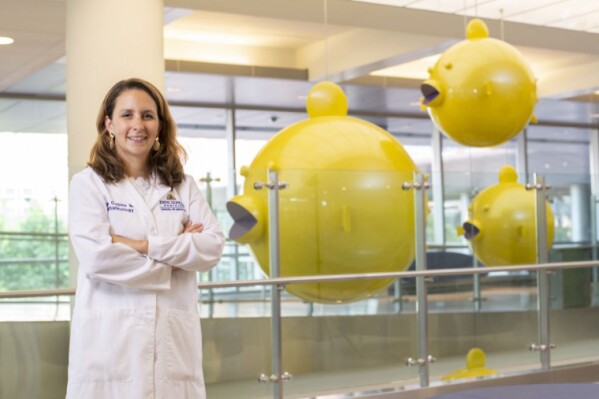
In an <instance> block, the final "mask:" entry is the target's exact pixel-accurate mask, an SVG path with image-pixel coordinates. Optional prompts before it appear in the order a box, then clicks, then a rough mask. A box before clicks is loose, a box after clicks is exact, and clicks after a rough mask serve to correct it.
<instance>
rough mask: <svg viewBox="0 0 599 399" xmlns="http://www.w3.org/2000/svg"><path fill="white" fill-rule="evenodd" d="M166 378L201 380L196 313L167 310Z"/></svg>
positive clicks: (200, 332)
mask: <svg viewBox="0 0 599 399" xmlns="http://www.w3.org/2000/svg"><path fill="white" fill-rule="evenodd" d="M167 318H168V327H167V337H166V342H167V349H166V356H165V357H166V362H165V366H166V378H167V379H169V380H175V381H186V380H196V381H201V380H202V331H201V329H200V317H199V316H198V314H197V313H193V312H186V311H183V310H177V309H169V311H168V316H167Z"/></svg>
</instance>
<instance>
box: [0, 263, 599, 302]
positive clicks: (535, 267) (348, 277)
mask: <svg viewBox="0 0 599 399" xmlns="http://www.w3.org/2000/svg"><path fill="white" fill-rule="evenodd" d="M595 266H599V260H598V261H579V262H555V263H543V264H529V265H518V266H493V267H486V268H485V267H482V268H467V267H464V268H455V269H442V270H437V269H435V270H422V271H409V272H383V273H351V274H326V275H322V276H302V277H278V278H269V279H264V280H232V281H206V282H201V283H198V288H199V289H210V288H227V287H252V286H263V285H277V286H285V285H287V284H303V283H324V282H332V281H352V280H377V279H391V278H392V279H400V278H413V277H433V278H434V277H444V276H461V275H470V274H472V275H475V274H487V273H490V272H520V271H543V270H545V271H547V272H551V271H555V270H557V269H582V268H590V267H595ZM74 294H75V289H74V288H63V289H52V290H31V291H7V292H0V299H8V298H25V297H40V296H56V295H74Z"/></svg>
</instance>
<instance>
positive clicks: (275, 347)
mask: <svg viewBox="0 0 599 399" xmlns="http://www.w3.org/2000/svg"><path fill="white" fill-rule="evenodd" d="M268 181H269V183H268V184H267V187H268V188H269V190H268V243H269V248H268V256H269V265H270V277H271V278H277V277H280V261H281V257H280V251H279V250H280V242H279V189H280V187H279V173H278V172H277V171H275V170H270V169H269V170H268ZM282 289H283V287H282V286H281V285H274V286H272V288H271V298H272V301H271V319H270V320H271V325H270V327H271V340H272V342H271V344H272V374H271V376H270V380H271V381H272V382H273V384H274V385H273V398H274V399H283V378H282V376H283V368H282V362H283V359H282V358H283V344H282V328H281V290H282Z"/></svg>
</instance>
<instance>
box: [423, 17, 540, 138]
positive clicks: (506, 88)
mask: <svg viewBox="0 0 599 399" xmlns="http://www.w3.org/2000/svg"><path fill="white" fill-rule="evenodd" d="M466 37H467V39H466V40H463V41H461V42H459V43H457V44H456V45H454V46H452V47H451V48H449V49H448V50H447V51H446V52H445V53H444V54H443V55H442V56H441V58H439V60H438V61H437V63H436V64H435V66H434V67H433V68H429V73H430V78H429V79H428V80H426V81H424V82H423V83H422V85H421V86H420V90H421V91H422V95H423V98H422V99H421V102H422V104H423V106H424V107H426V108H427V109H428V111H429V114H430V116H431V119H432V120H433V123H435V125H436V126H437V127H438V128H439V130H441V131H442V132H443V133H445V134H446V135H447V136H449V137H451V138H452V139H454V140H455V141H457V142H458V143H461V144H463V145H467V146H471V147H489V146H494V145H499V144H502V143H505V142H506V141H508V140H510V139H511V138H512V137H514V136H515V135H517V134H518V133H519V132H521V131H522V129H524V127H525V126H526V125H527V124H528V122H529V121H531V120H533V121H534V120H535V118H534V115H533V111H534V106H535V104H536V103H537V101H538V98H537V88H536V79H535V78H534V76H533V73H532V71H531V69H530V67H529V66H528V65H527V63H526V61H525V60H524V58H523V57H522V55H521V54H520V52H518V50H516V49H515V48H514V47H512V46H511V45H509V44H508V43H506V42H504V41H501V40H497V39H493V38H490V37H489V31H488V29H487V26H486V25H485V23H484V22H483V21H482V20H480V19H473V20H472V21H470V23H468V26H467V29H466Z"/></svg>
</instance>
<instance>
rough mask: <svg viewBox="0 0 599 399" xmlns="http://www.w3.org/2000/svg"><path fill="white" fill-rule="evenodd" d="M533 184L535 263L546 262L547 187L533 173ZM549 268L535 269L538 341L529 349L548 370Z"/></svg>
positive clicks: (529, 187) (543, 180)
mask: <svg viewBox="0 0 599 399" xmlns="http://www.w3.org/2000/svg"><path fill="white" fill-rule="evenodd" d="M533 176H534V177H533V179H534V180H533V184H532V186H531V185H528V186H527V189H534V190H535V219H536V233H537V234H536V236H537V263H538V264H542V263H548V259H549V257H548V248H547V211H546V205H545V201H546V192H547V189H548V188H549V187H547V186H546V185H545V179H544V178H543V176H539V175H538V174H536V173H535V174H534V175H533ZM549 273H550V271H549V270H538V271H537V291H538V301H537V311H538V319H539V343H538V345H534V344H533V345H531V350H538V351H539V355H540V360H541V368H542V369H543V370H549V369H550V368H551V348H552V345H551V340H550V330H549V317H550V316H549V311H550V292H549V291H550V285H549Z"/></svg>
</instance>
